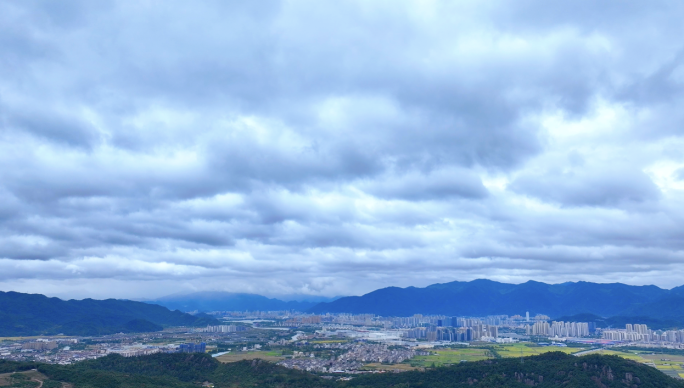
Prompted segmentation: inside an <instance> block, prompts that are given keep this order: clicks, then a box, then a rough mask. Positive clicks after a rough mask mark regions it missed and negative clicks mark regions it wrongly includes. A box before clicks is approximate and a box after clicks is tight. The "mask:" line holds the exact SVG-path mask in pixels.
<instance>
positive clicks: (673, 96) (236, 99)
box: [0, 0, 684, 298]
mask: <svg viewBox="0 0 684 388" xmlns="http://www.w3.org/2000/svg"><path fill="white" fill-rule="evenodd" d="M682 12H684V5H682V4H679V3H676V2H669V1H656V2H649V3H639V2H633V3H630V4H625V3H624V2H618V1H607V2H602V3H596V2H590V1H576V2H572V3H568V4H553V3H549V2H545V1H538V0H537V1H533V0H526V1H522V2H516V3H515V4H514V3H507V2H500V1H494V0H492V1H462V2H451V1H438V0H436V1H429V2H425V1H410V0H406V1H404V0H401V1H391V2H390V1H374V2H368V1H346V2H338V3H335V4H332V3H323V2H317V1H305V0H301V1H298V0H296V1H290V0H283V1H275V0H273V1H260V2H224V1H201V2H192V3H188V2H175V1H170V2H169V1H167V2H157V1H145V2H124V1H100V2H89V1H72V2H69V3H55V2H51V1H38V0H36V1H7V2H3V3H2V4H0V30H2V31H3V33H2V34H0V52H1V53H2V55H0V74H2V76H0V288H1V289H4V290H17V291H24V292H40V293H48V294H50V295H58V296H66V297H79V298H80V297H88V296H93V297H122V298H145V297H149V298H154V297H158V296H162V295H166V294H170V293H177V292H182V291H187V292H191V291H197V290H226V291H241V292H255V293H262V294H266V295H277V294H300V293H310V294H317V295H329V296H332V295H357V294H362V293H365V292H368V291H370V290H373V289H376V288H379V287H383V286H389V285H397V286H408V285H416V286H425V285H427V284H431V283H435V282H445V281H451V280H470V279H475V278H481V277H485V278H490V279H494V280H499V281H506V282H523V281H526V280H528V279H535V280H539V281H546V282H563V281H576V280H588V281H598V282H613V281H619V282H625V283H630V284H656V285H659V286H661V287H668V288H669V287H672V286H676V285H680V284H681V283H682V280H681V279H684V266H682V262H683V261H684V251H683V248H684V247H683V245H684V242H683V241H684V240H682V238H681V237H682V236H683V235H684V206H682V205H683V203H682V202H684V173H683V171H684V153H682V151H681V150H682V149H684V113H682V112H684V44H682V42H681V38H680V37H681V36H684V25H682V23H681V20H679V19H680V18H678V17H677V15H681V14H682Z"/></svg>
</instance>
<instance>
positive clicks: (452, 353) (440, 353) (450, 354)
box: [409, 343, 586, 367]
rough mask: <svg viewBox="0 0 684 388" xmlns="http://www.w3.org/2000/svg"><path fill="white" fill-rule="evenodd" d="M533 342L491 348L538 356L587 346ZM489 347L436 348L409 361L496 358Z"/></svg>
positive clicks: (437, 363) (508, 353)
mask: <svg viewBox="0 0 684 388" xmlns="http://www.w3.org/2000/svg"><path fill="white" fill-rule="evenodd" d="M528 345H532V344H531V343H515V344H503V345H492V346H490V347H489V348H491V349H493V350H494V352H496V354H498V355H500V356H501V357H520V356H521V355H522V356H524V357H527V356H536V355H538V354H542V353H547V352H563V353H568V354H572V353H577V352H581V351H583V350H586V348H564V347H563V348H561V347H555V346H544V347H542V346H528ZM489 348H484V347H477V346H472V347H467V348H451V349H435V350H430V353H434V354H431V355H429V356H417V357H414V358H413V359H412V360H411V361H409V363H410V364H411V365H413V366H415V367H429V366H431V365H432V364H433V363H434V364H435V366H441V365H448V364H458V363H459V362H461V361H479V360H486V359H488V358H494V357H495V354H494V353H492V352H490V350H489Z"/></svg>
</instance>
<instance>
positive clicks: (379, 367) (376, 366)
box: [364, 363, 423, 372]
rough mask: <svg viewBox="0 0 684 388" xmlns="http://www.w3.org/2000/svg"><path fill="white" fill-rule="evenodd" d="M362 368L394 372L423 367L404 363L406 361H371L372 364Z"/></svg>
mask: <svg viewBox="0 0 684 388" xmlns="http://www.w3.org/2000/svg"><path fill="white" fill-rule="evenodd" d="M364 368H365V369H369V370H385V371H389V372H394V371H402V372H404V371H409V370H420V369H423V368H420V367H415V366H411V365H410V364H406V363H401V364H392V365H387V364H379V363H372V364H366V365H364Z"/></svg>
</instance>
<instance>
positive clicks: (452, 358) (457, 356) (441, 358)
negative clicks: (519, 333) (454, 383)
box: [410, 348, 494, 367]
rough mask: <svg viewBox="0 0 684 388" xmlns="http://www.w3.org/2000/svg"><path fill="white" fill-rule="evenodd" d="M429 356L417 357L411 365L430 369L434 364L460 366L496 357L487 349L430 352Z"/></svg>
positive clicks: (437, 350)
mask: <svg viewBox="0 0 684 388" xmlns="http://www.w3.org/2000/svg"><path fill="white" fill-rule="evenodd" d="M430 353H436V354H431V355H429V356H416V357H414V358H413V359H412V360H411V361H410V364H411V365H413V366H419V367H429V366H431V365H432V364H433V363H434V364H435V366H441V365H447V364H458V363H459V362H461V361H479V360H486V359H487V358H493V357H494V356H493V355H492V354H491V353H490V351H489V350H487V349H481V348H452V349H436V350H430Z"/></svg>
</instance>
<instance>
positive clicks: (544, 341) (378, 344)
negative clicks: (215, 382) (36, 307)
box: [0, 311, 684, 371]
mask: <svg viewBox="0 0 684 388" xmlns="http://www.w3.org/2000/svg"><path fill="white" fill-rule="evenodd" d="M209 314H210V315H213V316H215V317H217V318H218V319H219V320H220V321H224V322H226V324H221V325H209V326H206V327H200V328H190V327H187V328H186V327H176V328H167V329H165V330H164V331H163V332H159V333H141V334H137V335H133V334H127V335H125V334H117V335H109V336H100V337H97V336H95V337H93V336H88V337H65V336H59V337H45V338H37V339H35V338H32V339H27V340H16V341H8V340H5V341H3V342H2V345H0V358H2V359H6V360H15V361H27V360H34V361H41V362H47V363H58V364H70V363H73V362H77V361H82V360H86V359H95V358H99V357H103V356H106V355H108V354H114V353H116V354H120V355H122V356H124V357H133V356H141V355H147V354H154V353H175V352H190V353H191V352H201V353H204V352H210V353H213V354H215V355H216V356H217V357H222V356H225V355H227V354H230V353H231V352H232V353H236V352H245V351H258V350H259V349H261V348H262V347H263V348H273V347H292V346H294V348H293V349H297V346H300V344H303V345H306V344H313V343H314V342H307V341H315V340H326V339H346V340H347V341H349V342H346V343H335V342H330V343H329V342H318V343H316V346H318V348H320V349H325V350H328V351H333V350H334V351H336V352H337V353H338V355H337V356H336V357H335V359H334V360H333V361H334V362H333V363H332V364H331V363H330V362H328V361H329V360H327V359H326V360H321V359H319V358H317V357H315V356H311V355H312V354H315V353H314V352H309V353H303V352H301V351H298V350H293V351H292V353H291V354H290V355H289V356H286V357H283V358H282V359H280V360H279V363H280V364H281V365H283V366H286V367H291V368H297V369H304V370H310V371H311V370H314V371H315V370H318V371H321V370H323V369H326V370H330V369H331V368H333V369H335V370H344V371H357V370H361V369H362V368H363V365H364V363H368V362H370V361H373V360H375V361H376V362H391V363H400V362H404V361H406V360H411V359H412V358H414V357H416V356H421V355H426V354H429V351H430V349H434V348H440V347H444V346H454V345H460V346H473V345H478V344H485V343H496V344H512V343H517V342H521V341H531V342H534V343H537V344H538V345H539V346H542V347H543V346H549V347H559V348H561V347H567V346H569V345H570V346H586V347H587V349H588V351H591V349H599V348H605V347H616V346H625V345H630V346H640V347H645V348H647V347H659V348H663V347H668V348H672V349H684V330H651V329H649V328H648V327H647V325H645V324H641V323H638V322H635V323H632V324H627V325H626V327H625V328H604V329H601V328H597V327H596V323H595V322H561V321H553V320H551V319H550V317H549V316H547V315H543V314H537V315H535V316H530V314H529V312H525V313H524V314H521V315H513V316H508V315H491V316H485V317H448V316H439V315H432V316H430V315H421V314H415V315H413V316H410V317H383V316H378V315H373V314H333V313H328V314H322V315H312V314H305V313H298V312H293V311H268V312H266V311H264V312H261V311H253V312H235V311H215V312H211V313H209ZM398 347H399V348H398ZM318 348H317V349H318ZM323 361H325V362H323ZM323 365H326V366H325V368H324V367H323Z"/></svg>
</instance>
